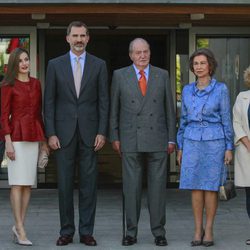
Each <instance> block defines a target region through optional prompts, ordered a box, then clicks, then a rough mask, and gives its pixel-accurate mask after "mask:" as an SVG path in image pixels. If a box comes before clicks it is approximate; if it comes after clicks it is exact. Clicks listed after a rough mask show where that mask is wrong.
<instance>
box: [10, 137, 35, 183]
mask: <svg viewBox="0 0 250 250" xmlns="http://www.w3.org/2000/svg"><path fill="white" fill-rule="evenodd" d="M13 146H14V149H15V157H16V159H15V160H14V161H11V160H10V159H9V158H8V179H9V185H10V186H12V185H23V186H26V185H27V186H30V185H31V186H32V185H34V184H35V183H36V175H37V160H38V151H39V142H13Z"/></svg>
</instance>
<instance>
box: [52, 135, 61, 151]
mask: <svg viewBox="0 0 250 250" xmlns="http://www.w3.org/2000/svg"><path fill="white" fill-rule="evenodd" d="M49 146H50V147H51V148H52V149H53V150H57V149H59V148H61V145H60V141H59V139H58V137H57V136H56V135H52V136H50V137H49Z"/></svg>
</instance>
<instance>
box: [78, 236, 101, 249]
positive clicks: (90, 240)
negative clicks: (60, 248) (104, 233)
mask: <svg viewBox="0 0 250 250" xmlns="http://www.w3.org/2000/svg"><path fill="white" fill-rule="evenodd" d="M80 242H81V243H83V244H85V245H87V246H96V245H97V243H96V240H95V239H94V237H93V236H92V235H82V236H80Z"/></svg>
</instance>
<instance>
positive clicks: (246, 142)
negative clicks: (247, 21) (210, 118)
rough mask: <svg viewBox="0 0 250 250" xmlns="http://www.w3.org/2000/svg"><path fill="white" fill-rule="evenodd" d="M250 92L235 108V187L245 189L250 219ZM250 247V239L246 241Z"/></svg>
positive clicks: (249, 79)
mask: <svg viewBox="0 0 250 250" xmlns="http://www.w3.org/2000/svg"><path fill="white" fill-rule="evenodd" d="M244 82H245V84H246V86H247V87H248V88H250V66H249V67H248V68H247V69H246V70H245V72H244ZM249 125H250V90H248V91H243V92H240V93H239V95H238V96H237V99H236V101H235V104H234V107H233V126H234V133H235V138H234V143H235V162H234V166H235V185H236V186H239V187H245V190H246V209H247V213H248V217H249V218H250V130H249ZM246 244H247V245H250V239H248V240H246Z"/></svg>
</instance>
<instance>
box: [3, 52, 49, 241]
mask: <svg viewBox="0 0 250 250" xmlns="http://www.w3.org/2000/svg"><path fill="white" fill-rule="evenodd" d="M29 70H30V59H29V54H28V52H27V51H26V50H24V49H22V48H17V49H15V50H13V51H12V52H11V54H10V57H9V61H8V66H7V72H6V75H5V77H4V79H3V81H2V83H1V126H2V133H3V135H4V136H5V149H6V154H7V157H8V180H9V185H10V186H11V192H10V200H11V206H12V210H13V214H14V219H15V225H14V226H13V228H12V231H13V234H14V237H15V239H16V242H17V243H18V244H20V245H32V242H31V241H29V240H28V238H27V236H26V232H25V228H24V221H25V215H26V211H27V208H28V204H29V200H30V193H31V186H32V185H34V184H35V183H36V174H37V160H38V152H39V147H42V149H43V150H45V151H47V153H48V147H47V144H46V142H45V137H44V126H43V121H42V93H41V86H40V82H39V80H37V79H35V78H33V77H30V75H29ZM39 142H43V143H39ZM39 144H40V145H39Z"/></svg>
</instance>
